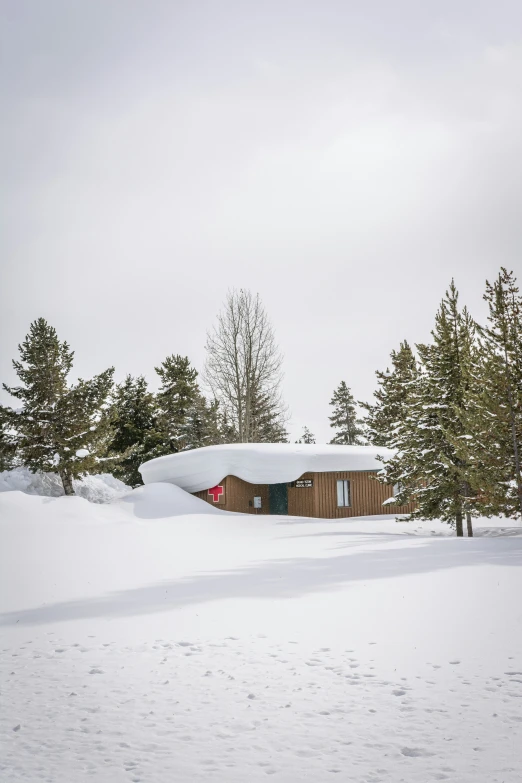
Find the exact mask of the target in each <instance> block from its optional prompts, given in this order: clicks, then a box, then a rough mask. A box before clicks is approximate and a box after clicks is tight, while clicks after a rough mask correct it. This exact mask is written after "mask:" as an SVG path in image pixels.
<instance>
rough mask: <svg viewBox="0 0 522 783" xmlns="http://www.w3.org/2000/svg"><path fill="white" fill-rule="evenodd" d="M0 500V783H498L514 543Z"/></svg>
mask: <svg viewBox="0 0 522 783" xmlns="http://www.w3.org/2000/svg"><path fill="white" fill-rule="evenodd" d="M505 522H506V521H503V522H499V523H498V524H497V526H496V527H491V523H484V524H489V525H490V527H481V528H480V529H479V530H478V531H477V532H479V533H480V534H481V535H479V536H477V538H474V539H461V540H457V539H455V538H453V537H450V536H449V534H450V533H451V531H450V530H449V529H448V528H447V526H445V525H441V524H438V523H434V524H420V523H413V524H409V523H404V522H401V523H396V522H394V520H393V519H391V520H390V519H389V518H383V519H376V518H374V517H373V518H370V519H366V520H364V519H357V520H343V521H342V522H333V521H331V520H329V521H320V520H310V519H296V518H290V517H286V518H284V517H279V518H278V517H253V516H248V517H244V516H242V515H239V514H227V513H226V512H221V511H219V510H216V509H213V508H212V507H209V506H208V505H207V504H205V503H204V502H203V501H199V500H198V499H197V498H192V497H190V496H187V495H186V493H184V492H183V491H182V490H180V489H179V488H178V487H175V486H171V485H149V486H147V487H144V488H141V489H140V490H136V491H134V492H132V493H131V494H130V495H128V496H126V497H125V498H123V499H119V500H116V501H114V502H113V503H111V504H108V505H92V504H89V503H88V502H87V501H85V500H84V499H82V498H56V499H52V498H40V497H34V496H28V495H24V494H22V493H20V492H6V493H3V494H2V495H0V544H1V546H0V652H1V655H0V689H1V691H0V699H1V702H2V709H1V710H0V780H2V781H3V780H8V781H24V783H26V782H27V781H31V782H32V781H40V780H42V781H53V783H62V782H63V783H65V781H67V783H69V781H71V780H74V781H84V780H85V781H88V780H96V781H101V782H102V783H105V781H107V783H112V781H115V782H116V783H118V782H119V781H122V782H123V781H125V782H126V781H132V783H145V781H159V783H163V782H165V783H167V781H168V782H169V783H170V782H171V781H173V780H176V781H178V782H180V783H185V781H186V782H187V783H189V782H191V781H204V780H205V781H206V780H210V781H219V783H228V782H229V781H230V783H235V781H242V782H243V781H247V780H248V781H264V780H267V778H268V779H271V780H279V781H284V782H285V783H294V782H295V781H300V780H304V781H317V783H319V782H321V783H322V781H325V780H330V779H332V780H343V781H344V780H346V781H350V780H353V781H358V782H359V781H362V782H363V783H400V782H403V783H427V782H428V781H437V780H449V781H455V782H458V783H515V781H516V782H517V783H518V781H520V779H521V777H522V751H521V748H522V602H521V601H520V600H519V596H520V595H521V588H522V569H521V568H520V566H521V565H522V536H520V533H522V528H520V527H518V526H516V525H515V524H514V523H513V524H512V526H511V527H507V526H504V525H505Z"/></svg>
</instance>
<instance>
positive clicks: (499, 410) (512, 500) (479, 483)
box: [464, 267, 522, 516]
mask: <svg viewBox="0 0 522 783" xmlns="http://www.w3.org/2000/svg"><path fill="white" fill-rule="evenodd" d="M484 299H485V300H486V302H487V304H488V308H489V315H488V325H487V326H486V327H485V328H480V349H479V350H480V359H481V361H480V362H479V363H478V364H477V368H476V373H475V378H474V384H473V387H472V394H471V404H470V410H469V413H468V416H467V420H466V425H467V428H468V430H469V433H470V437H469V438H468V439H466V441H465V443H464V445H465V453H466V458H467V459H468V461H469V462H470V464H471V466H472V471H473V477H472V483H473V486H474V487H475V489H476V490H477V492H478V493H479V499H480V502H481V504H482V510H483V513H484V514H486V515H496V514H502V515H505V516H516V515H520V514H522V475H521V463H522V297H521V296H520V294H519V290H518V287H517V284H516V278H515V276H514V274H513V272H508V271H507V270H506V269H505V268H503V267H502V268H501V271H500V273H499V275H498V277H497V279H496V280H495V281H494V283H492V284H490V283H489V282H487V283H486V293H485V295H484Z"/></svg>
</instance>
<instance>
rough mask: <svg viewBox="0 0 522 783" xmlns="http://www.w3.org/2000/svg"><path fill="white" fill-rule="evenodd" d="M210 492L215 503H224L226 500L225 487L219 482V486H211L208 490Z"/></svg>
mask: <svg viewBox="0 0 522 783" xmlns="http://www.w3.org/2000/svg"><path fill="white" fill-rule="evenodd" d="M207 492H208V494H209V495H210V497H211V498H212V500H213V501H214V503H224V502H225V489H224V487H223V485H222V484H218V486H217V487H211V488H210V489H208V490H207Z"/></svg>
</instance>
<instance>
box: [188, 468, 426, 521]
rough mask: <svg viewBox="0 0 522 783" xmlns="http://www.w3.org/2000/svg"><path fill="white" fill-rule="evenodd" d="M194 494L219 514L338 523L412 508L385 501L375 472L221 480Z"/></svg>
mask: <svg viewBox="0 0 522 783" xmlns="http://www.w3.org/2000/svg"><path fill="white" fill-rule="evenodd" d="M193 494H195V495H196V496H197V497H198V498H201V499H202V500H206V501H207V503H211V504H212V505H214V506H218V507H219V508H222V509H223V510H224V511H238V512H241V513H243V514H288V515H289V516H293V517H319V518H321V519H343V518H345V517H363V516H370V515H373V514H408V513H410V512H411V511H413V510H414V507H413V506H397V505H396V504H395V503H393V502H390V501H391V500H392V499H393V487H391V486H389V485H387V484H381V482H380V481H378V480H377V471H335V472H328V473H303V475H302V476H300V477H299V479H297V480H296V481H290V482H283V483H278V484H250V483H249V482H247V481H243V480H242V479H240V478H238V477H237V476H226V477H225V478H224V479H223V480H222V481H221V482H220V483H219V484H218V485H216V486H215V487H211V488H210V489H208V490H203V491H201V492H195V493H193ZM385 501H388V503H386V502H385ZM383 504H384V505H383Z"/></svg>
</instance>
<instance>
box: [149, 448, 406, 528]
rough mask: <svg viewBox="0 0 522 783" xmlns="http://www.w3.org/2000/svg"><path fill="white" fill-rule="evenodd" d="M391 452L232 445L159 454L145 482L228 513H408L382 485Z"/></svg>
mask: <svg viewBox="0 0 522 783" xmlns="http://www.w3.org/2000/svg"><path fill="white" fill-rule="evenodd" d="M390 454H391V453H390V452H388V451H387V450H386V449H383V448H380V449H377V448H374V447H368V446H337V445H334V446H316V445H312V444H310V445H309V444H295V445H291V444H231V445H223V446H207V447H205V448H202V449H194V450H193V451H187V452H182V453H179V454H173V455H169V456H166V457H159V458H158V459H155V460H151V461H150V462H147V463H145V464H144V465H142V466H141V468H140V470H141V473H142V475H143V478H144V481H145V483H151V482H152V481H168V482H171V483H173V484H177V485H178V486H180V487H182V488H183V489H185V490H187V491H188V492H191V493H192V494H193V495H196V496H197V497H199V498H201V499H202V500H204V501H206V502H207V503H210V504H212V505H213V506H214V507H217V508H220V509H223V510H224V511H235V512H240V513H243V514H282V515H286V514H288V515H290V516H301V517H318V518H321V519H342V518H346V517H359V516H369V515H378V514H391V515H393V514H407V513H410V512H411V511H413V510H414V507H413V506H397V505H396V504H395V503H394V502H393V495H394V493H393V487H392V486H390V485H387V484H383V483H381V482H380V481H379V480H378V472H379V470H381V469H382V462H380V461H379V460H378V459H377V457H378V456H380V457H383V458H386V457H387V456H390Z"/></svg>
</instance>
